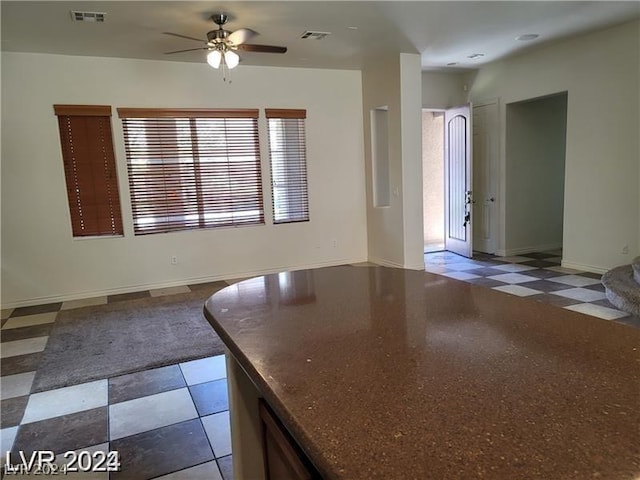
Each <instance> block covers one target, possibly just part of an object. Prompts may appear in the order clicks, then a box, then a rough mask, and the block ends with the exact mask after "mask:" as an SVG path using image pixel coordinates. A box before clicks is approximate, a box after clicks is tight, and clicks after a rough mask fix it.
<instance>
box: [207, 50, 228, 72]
mask: <svg viewBox="0 0 640 480" xmlns="http://www.w3.org/2000/svg"><path fill="white" fill-rule="evenodd" d="M221 61H222V53H220V51H219V50H212V51H211V52H209V53H208V54H207V63H208V64H209V65H211V66H212V67H213V68H219V67H220V62H221ZM229 68H231V67H229Z"/></svg>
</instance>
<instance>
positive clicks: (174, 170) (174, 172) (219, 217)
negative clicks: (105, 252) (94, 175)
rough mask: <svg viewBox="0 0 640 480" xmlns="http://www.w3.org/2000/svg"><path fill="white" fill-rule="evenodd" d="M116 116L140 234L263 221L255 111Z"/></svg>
mask: <svg viewBox="0 0 640 480" xmlns="http://www.w3.org/2000/svg"><path fill="white" fill-rule="evenodd" d="M118 114H119V115H120V118H122V119H123V127H124V139H125V150H126V154H127V169H128V172H129V186H130V190H131V204H132V209H133V227H134V232H135V234H136V235H142V234H149V233H161V232H171V231H176V230H189V229H196V228H212V227H227V226H241V225H256V224H262V223H264V208H263V200H262V179H261V173H260V149H259V145H258V123H257V122H258V110H211V109H190V110H167V109H137V108H119V109H118Z"/></svg>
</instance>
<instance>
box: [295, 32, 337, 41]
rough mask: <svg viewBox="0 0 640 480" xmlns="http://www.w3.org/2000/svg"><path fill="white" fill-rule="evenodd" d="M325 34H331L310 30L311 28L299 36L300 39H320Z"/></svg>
mask: <svg viewBox="0 0 640 480" xmlns="http://www.w3.org/2000/svg"><path fill="white" fill-rule="evenodd" d="M327 35H331V32H312V31H311V30H307V31H306V32H304V33H303V34H302V36H301V37H300V38H302V39H305V38H310V39H313V40H322V39H323V38H325V37H326V36H327Z"/></svg>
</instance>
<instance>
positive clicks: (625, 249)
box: [622, 245, 629, 255]
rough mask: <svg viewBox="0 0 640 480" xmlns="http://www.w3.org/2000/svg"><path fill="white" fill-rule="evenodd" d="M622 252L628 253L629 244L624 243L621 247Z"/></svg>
mask: <svg viewBox="0 0 640 480" xmlns="http://www.w3.org/2000/svg"><path fill="white" fill-rule="evenodd" d="M622 254H623V255H629V245H625V246H624V247H622Z"/></svg>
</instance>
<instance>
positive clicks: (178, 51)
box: [164, 47, 209, 55]
mask: <svg viewBox="0 0 640 480" xmlns="http://www.w3.org/2000/svg"><path fill="white" fill-rule="evenodd" d="M196 50H209V49H208V48H207V47H201V48H187V49H186V50H174V51H173V52H164V54H165V55H171V54H172V53H183V52H195V51H196Z"/></svg>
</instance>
